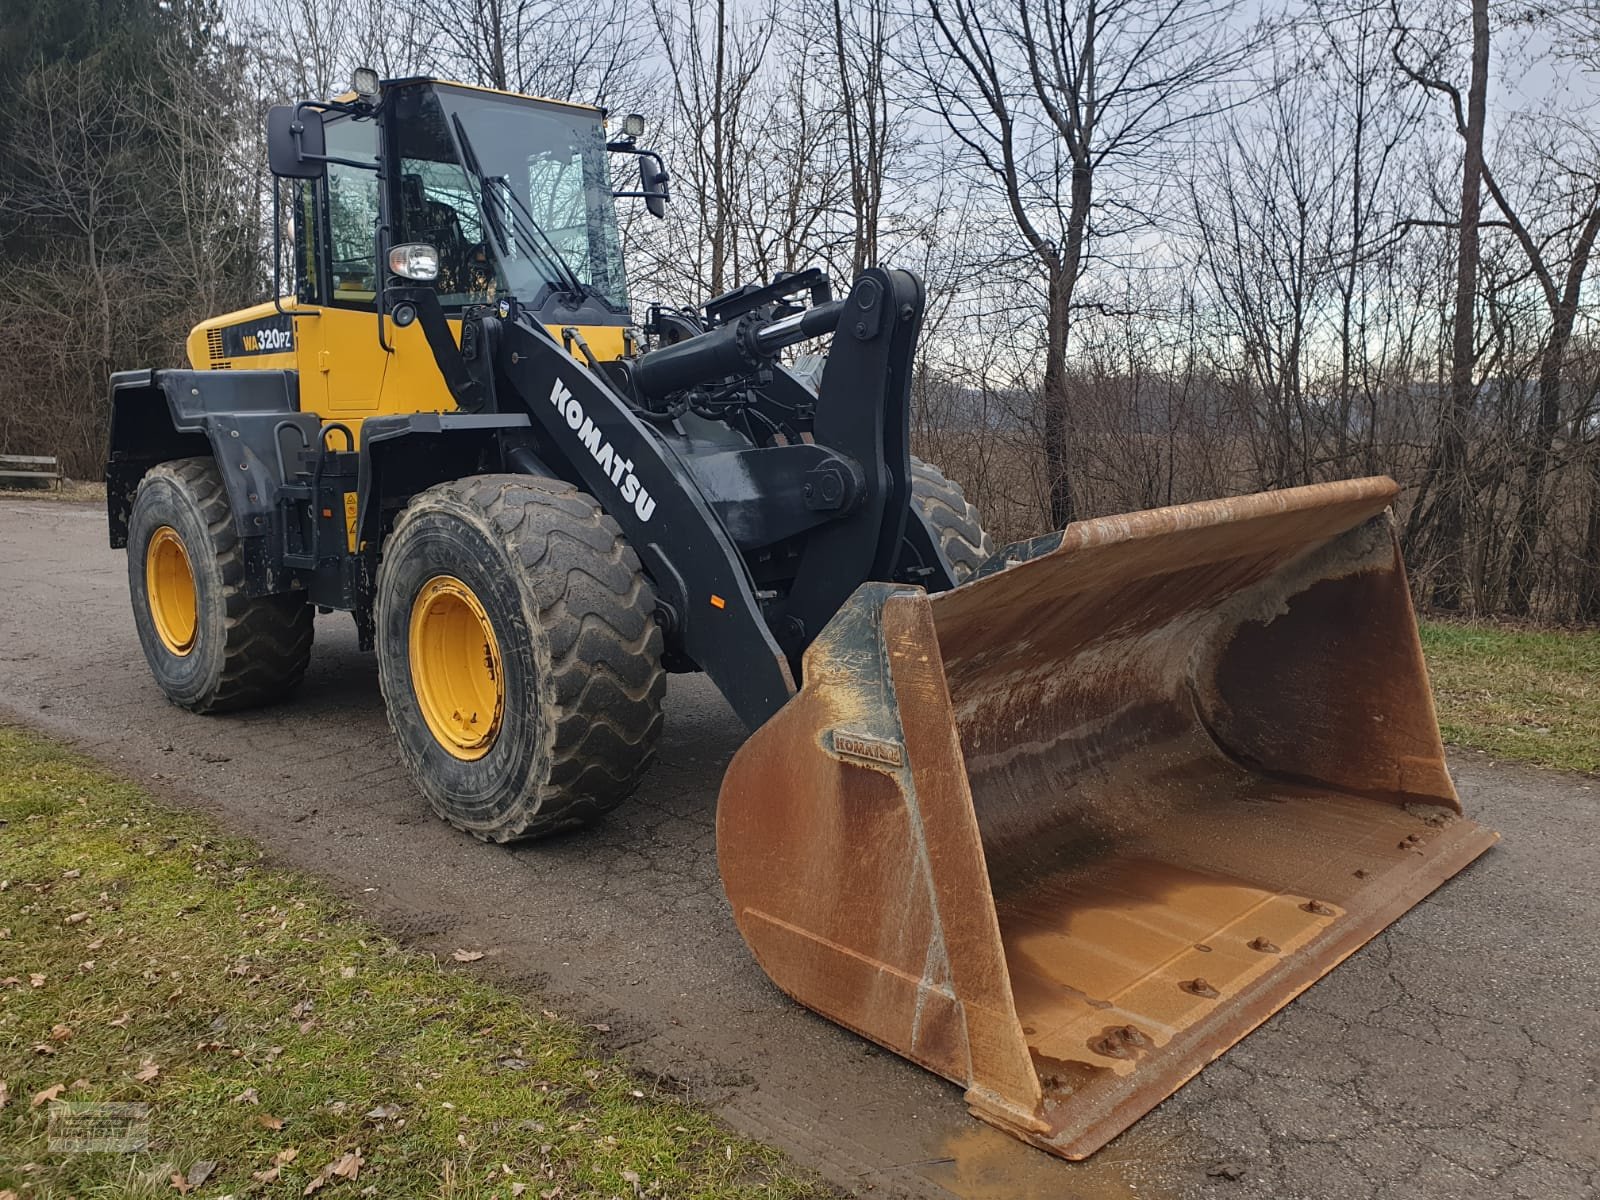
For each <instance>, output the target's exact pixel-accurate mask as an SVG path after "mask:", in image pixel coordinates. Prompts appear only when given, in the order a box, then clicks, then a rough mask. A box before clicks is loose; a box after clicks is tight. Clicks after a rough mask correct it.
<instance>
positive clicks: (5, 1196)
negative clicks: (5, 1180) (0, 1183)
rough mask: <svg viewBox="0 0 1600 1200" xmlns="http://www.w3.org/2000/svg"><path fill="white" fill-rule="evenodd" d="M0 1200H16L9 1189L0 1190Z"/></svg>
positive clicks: (15, 1195)
mask: <svg viewBox="0 0 1600 1200" xmlns="http://www.w3.org/2000/svg"><path fill="white" fill-rule="evenodd" d="M0 1200H17V1194H16V1193H15V1192H13V1191H12V1190H11V1189H10V1188H4V1189H0Z"/></svg>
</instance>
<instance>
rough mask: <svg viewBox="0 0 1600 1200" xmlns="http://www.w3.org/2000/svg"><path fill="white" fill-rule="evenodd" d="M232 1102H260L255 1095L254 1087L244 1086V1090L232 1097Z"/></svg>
mask: <svg viewBox="0 0 1600 1200" xmlns="http://www.w3.org/2000/svg"><path fill="white" fill-rule="evenodd" d="M233 1102H234V1103H235V1104H260V1103H261V1099H260V1097H259V1096H258V1095H257V1093H256V1090H255V1088H245V1090H244V1091H242V1092H240V1093H239V1094H238V1095H237V1096H235V1097H234V1098H233Z"/></svg>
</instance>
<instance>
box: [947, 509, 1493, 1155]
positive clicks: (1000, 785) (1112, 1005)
mask: <svg viewBox="0 0 1600 1200" xmlns="http://www.w3.org/2000/svg"><path fill="white" fill-rule="evenodd" d="M1376 507H1377V508H1379V509H1381V505H1378V506H1376ZM1071 532H1072V531H1070V530H1069V533H1071ZM933 603H934V610H935V624H936V627H937V630H938V637H939V642H940V649H941V654H942V655H943V658H944V663H945V669H946V678H947V682H948V686H949V693H950V696H951V702H952V704H953V707H954V711H955V714H956V721H957V726H958V730H959V736H960V740H961V747H962V753H963V756H964V758H965V762H966V767H967V771H968V782H969V787H970V791H971V794H972V801H973V807H974V810H975V814H976V817H977V823H978V827H979V830H980V833H981V837H982V844H983V853H984V859H985V863H986V865H987V869H988V873H989V880H990V886H991V890H992V892H993V895H994V899H995V905H996V910H997V915H998V918H999V926H1000V932H1001V939H1002V943H1003V947H1004V953H1005V960H1006V965H1007V969H1008V971H1009V974H1010V982H1011V989H1012V994H1013V998H1014V1001H1015V1006H1016V1013H1017V1017H1018V1020H1019V1022H1020V1024H1021V1026H1022V1033H1023V1036H1024V1038H1025V1040H1026V1042H1027V1045H1028V1048H1029V1052H1030V1054H1031V1057H1032V1059H1033V1063H1034V1066H1035V1069H1036V1070H1037V1071H1038V1073H1039V1077H1040V1081H1041V1084H1042V1086H1043V1090H1044V1093H1045V1105H1046V1112H1047V1114H1048V1113H1049V1112H1050V1110H1051V1109H1052V1106H1054V1105H1056V1104H1059V1103H1060V1102H1061V1101H1062V1100H1063V1099H1064V1098H1065V1097H1066V1096H1068V1095H1072V1094H1074V1093H1078V1092H1080V1091H1082V1090H1083V1089H1085V1088H1086V1087H1091V1086H1097V1085H1099V1084H1103V1083H1104V1082H1106V1081H1110V1080H1118V1079H1126V1078H1128V1077H1132V1076H1135V1075H1137V1074H1138V1073H1139V1072H1140V1070H1141V1067H1142V1066H1143V1065H1144V1064H1147V1063H1150V1062H1152V1061H1154V1060H1158V1059H1160V1058H1161V1057H1162V1056H1163V1055H1164V1054H1166V1053H1167V1048H1169V1047H1173V1048H1174V1049H1178V1048H1181V1052H1182V1055H1183V1058H1184V1061H1183V1063H1181V1064H1175V1065H1174V1064H1168V1066H1167V1068H1166V1071H1167V1074H1168V1075H1169V1076H1174V1078H1171V1079H1168V1081H1167V1083H1166V1084H1163V1085H1160V1086H1159V1088H1158V1094H1157V1095H1156V1096H1155V1099H1151V1100H1148V1102H1147V1103H1145V1104H1144V1105H1143V1107H1148V1106H1149V1104H1150V1103H1154V1102H1155V1100H1156V1099H1159V1098H1160V1096H1161V1095H1165V1094H1166V1093H1167V1092H1168V1091H1170V1090H1171V1089H1172V1088H1173V1087H1176V1086H1177V1085H1178V1084H1179V1083H1181V1082H1182V1080H1183V1079H1184V1078H1187V1077H1188V1075H1190V1074H1192V1073H1193V1072H1194V1071H1196V1070H1198V1069H1199V1068H1200V1067H1201V1066H1204V1065H1205V1063H1206V1062H1207V1061H1209V1060H1210V1059H1211V1058H1213V1057H1215V1056H1216V1054H1218V1053H1220V1052H1221V1051H1222V1050H1223V1049H1225V1048H1226V1047H1227V1046H1228V1045H1229V1044H1231V1043H1232V1042H1233V1041H1234V1040H1237V1038H1238V1037H1240V1036H1242V1035H1243V1033H1244V1032H1247V1031H1248V1029H1249V1028H1251V1027H1253V1026H1254V1025H1255V1024H1256V1023H1258V1022H1259V1021H1260V1020H1262V1019H1264V1018H1265V1016H1267V1015H1269V1014H1270V1013H1271V1012H1272V1011H1274V1010H1275V1009H1276V1008H1278V1007H1280V1006H1281V1005H1282V1004H1283V1003H1286V1002H1287V1001H1288V999H1290V998H1291V997H1292V996H1293V995H1294V994H1295V993H1296V992H1298V991H1299V990H1301V989H1302V988H1303V987H1304V986H1306V985H1307V983H1308V982H1309V981H1310V980H1313V979H1315V978H1316V977H1317V976H1318V975H1320V974H1321V973H1323V972H1324V971H1326V970H1327V969H1329V968H1331V967H1332V966H1333V965H1334V963H1336V962H1337V961H1338V960H1339V959H1340V958H1342V957H1343V956H1344V955H1345V954H1347V953H1349V952H1350V950H1351V949H1353V948H1354V946H1356V945H1359V944H1360V942H1361V941H1364V940H1365V939H1366V938H1367V937H1370V936H1371V934H1372V933H1373V932H1376V930H1377V929H1379V928H1381V927H1382V926H1383V925H1385V924H1387V923H1388V922H1389V921H1391V920H1393V919H1394V917H1396V916H1398V915H1399V913H1400V912H1403V911H1404V910H1405V909H1406V908H1408V907H1410V905H1411V904H1413V903H1415V900H1416V898H1418V896H1417V895H1412V894H1411V893H1412V892H1414V891H1415V887H1414V886H1411V883H1414V881H1412V879H1411V877H1413V876H1415V875H1417V873H1418V868H1419V866H1423V865H1424V864H1423V863H1422V861H1421V860H1424V859H1426V858H1427V857H1428V854H1429V850H1428V847H1429V845H1430V843H1432V842H1433V841H1435V840H1436V838H1438V836H1439V835H1440V834H1441V833H1442V832H1444V831H1445V830H1447V829H1448V828H1449V827H1450V826H1451V825H1453V824H1455V823H1457V822H1458V820H1459V818H1458V813H1459V805H1458V803H1457V801H1456V798H1455V793H1454V790H1453V788H1452V787H1451V784H1450V781H1449V778H1448V775H1447V773H1446V771H1445V768H1444V764H1443V758H1442V747H1441V746H1440V743H1439V738H1438V733H1437V726H1436V724H1435V717H1434V712H1433V707H1432V701H1431V698H1430V695H1429V691H1428V685H1427V678H1426V672H1425V670H1424V667H1423V664H1422V659H1421V651H1420V647H1419V645H1418V644H1417V636H1416V630H1415V623H1414V618H1413V616H1412V613H1411V608H1410V602H1409V598H1408V597H1407V594H1406V591H1405V582H1404V578H1403V574H1402V573H1401V571H1400V567H1399V563H1398V559H1397V556H1396V554H1395V550H1394V545H1393V538H1392V534H1391V532H1390V529H1389V525H1388V521H1387V517H1386V516H1384V515H1373V514H1372V513H1371V512H1366V513H1363V512H1361V511H1359V509H1358V510H1357V511H1355V512H1354V513H1353V514H1352V512H1351V511H1348V510H1346V511H1344V512H1341V513H1331V512H1329V511H1328V510H1327V508H1323V509H1320V510H1313V511H1311V512H1309V513H1298V514H1296V513H1290V514H1287V515H1285V514H1281V513H1278V514H1271V516H1270V518H1269V519H1266V520H1259V521H1247V522H1241V523H1218V524H1217V525H1215V526H1213V527H1209V528H1204V529H1201V530H1198V531H1196V530H1181V531H1180V530H1164V531H1163V530H1157V531H1154V532H1153V533H1152V534H1151V535H1150V536H1148V537H1144V538H1134V539H1131V540H1129V539H1121V540H1120V541H1119V542H1118V543H1116V544H1107V545H1096V544H1092V543H1091V544H1087V545H1083V546H1080V547H1078V548H1076V549H1074V550H1071V551H1070V552H1058V553H1055V554H1051V555H1048V556H1045V557H1043V558H1041V559H1039V560H1038V561H1033V562H1025V563H1022V564H1019V565H1018V566H1016V567H1013V568H1012V569H1011V570H1008V571H1005V572H1002V573H1000V574H998V575H996V576H994V577H992V579H983V580H979V581H978V582H977V583H976V584H973V585H969V586H968V587H967V588H963V589H958V590H957V591H955V592H952V593H948V594H947V595H945V596H941V597H935V598H934V602H933ZM1463 824H1465V823H1463ZM1480 850H1481V847H1480ZM1477 852H1478V851H1474V853H1477ZM1459 865H1460V864H1459V863H1457V864H1456V866H1454V867H1452V868H1451V870H1452V871H1453V870H1455V869H1459ZM1442 877H1443V876H1440V878H1442ZM1408 881H1410V882H1408ZM1437 882H1438V880H1437V879H1434V880H1433V882H1432V883H1430V884H1428V885H1427V887H1428V888H1431V887H1432V886H1435V885H1436V884H1437ZM1423 890H1424V891H1425V890H1427V888H1424V889H1423ZM1408 896H1409V897H1410V898H1405V897H1408ZM1358 925H1359V926H1360V929H1361V930H1362V931H1363V932H1361V933H1360V935H1359V936H1358V937H1355V938H1354V940H1352V935H1353V933H1354V931H1355V927H1356V926H1358ZM1119 1127H1120V1126H1119ZM1112 1132H1115V1130H1114V1129H1113V1131H1112ZM1090 1148H1092V1147H1090Z"/></svg>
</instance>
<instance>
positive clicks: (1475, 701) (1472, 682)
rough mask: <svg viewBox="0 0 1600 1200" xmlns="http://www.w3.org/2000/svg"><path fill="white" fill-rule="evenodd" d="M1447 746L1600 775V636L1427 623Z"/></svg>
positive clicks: (1426, 641) (1425, 638)
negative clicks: (1452, 744)
mask: <svg viewBox="0 0 1600 1200" xmlns="http://www.w3.org/2000/svg"><path fill="white" fill-rule="evenodd" d="M1422 648H1423V651H1424V652H1425V653H1426V655H1427V658H1428V671H1429V674H1430V675H1431V676H1432V678H1433V690H1434V695H1435V697H1436V698H1437V702H1438V706H1439V726H1440V728H1441V730H1442V731H1443V732H1444V736H1445V740H1446V741H1448V742H1454V743H1456V744H1457V745H1461V746H1469V747H1471V748H1473V749H1476V750H1483V751H1485V752H1486V753H1488V754H1492V755H1494V756H1495V757H1497V758H1503V759H1515V760H1518V761H1521V762H1529V763H1535V764H1537V765H1539V766H1545V767H1560V768H1563V769H1565V770H1570V771H1588V772H1591V773H1600V630H1589V631H1585V632H1569V631H1560V630H1530V629H1516V628H1509V627H1500V626H1494V625H1473V624H1466V623H1455V622H1451V623H1441V622H1424V623H1423V626H1422Z"/></svg>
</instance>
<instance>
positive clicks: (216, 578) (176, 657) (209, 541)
mask: <svg viewBox="0 0 1600 1200" xmlns="http://www.w3.org/2000/svg"><path fill="white" fill-rule="evenodd" d="M128 592H129V595H130V596H131V597H132V600H133V617H134V624H135V626H136V627H137V629H138V631H139V644H140V645H141V646H142V647H143V648H144V656H145V660H146V661H147V662H149V664H150V672H151V674H152V675H154V676H155V678H156V683H157V684H158V685H160V687H161V690H162V691H163V692H164V693H166V696H167V699H168V700H171V701H172V703H174V704H176V705H178V706H179V707H181V708H187V709H189V710H190V711H192V712H197V713H220V712H232V711H236V710H238V709H242V708H254V707H256V706H258V705H262V704H270V703H271V702H273V701H274V700H280V699H282V698H283V697H284V696H286V695H288V694H289V693H290V692H291V691H293V690H294V689H295V688H296V687H297V686H299V683H300V680H301V679H302V678H303V677H304V675H305V673H306V664H307V663H309V662H310V661H311V641H312V635H313V630H312V616H313V614H312V609H311V606H310V605H309V604H307V603H306V602H305V597H304V596H300V595H279V596H249V595H247V594H246V593H245V587H244V552H243V549H242V548H241V546H240V545H239V538H238V535H237V534H236V533H235V532H234V528H233V513H232V511H231V509H230V508H229V506H228V493H227V490H226V489H225V488H224V487H223V483H222V476H221V474H219V473H218V471H217V465H216V463H215V462H214V461H213V460H211V459H209V458H181V459H177V460H175V461H173V462H166V463H161V464H159V465H158V466H155V467H152V468H151V469H150V470H149V471H148V472H147V473H146V474H145V477H144V478H143V479H142V480H141V481H140V483H139V490H138V492H137V493H135V495H134V500H133V509H132V511H131V513H130V514H129V517H128Z"/></svg>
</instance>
